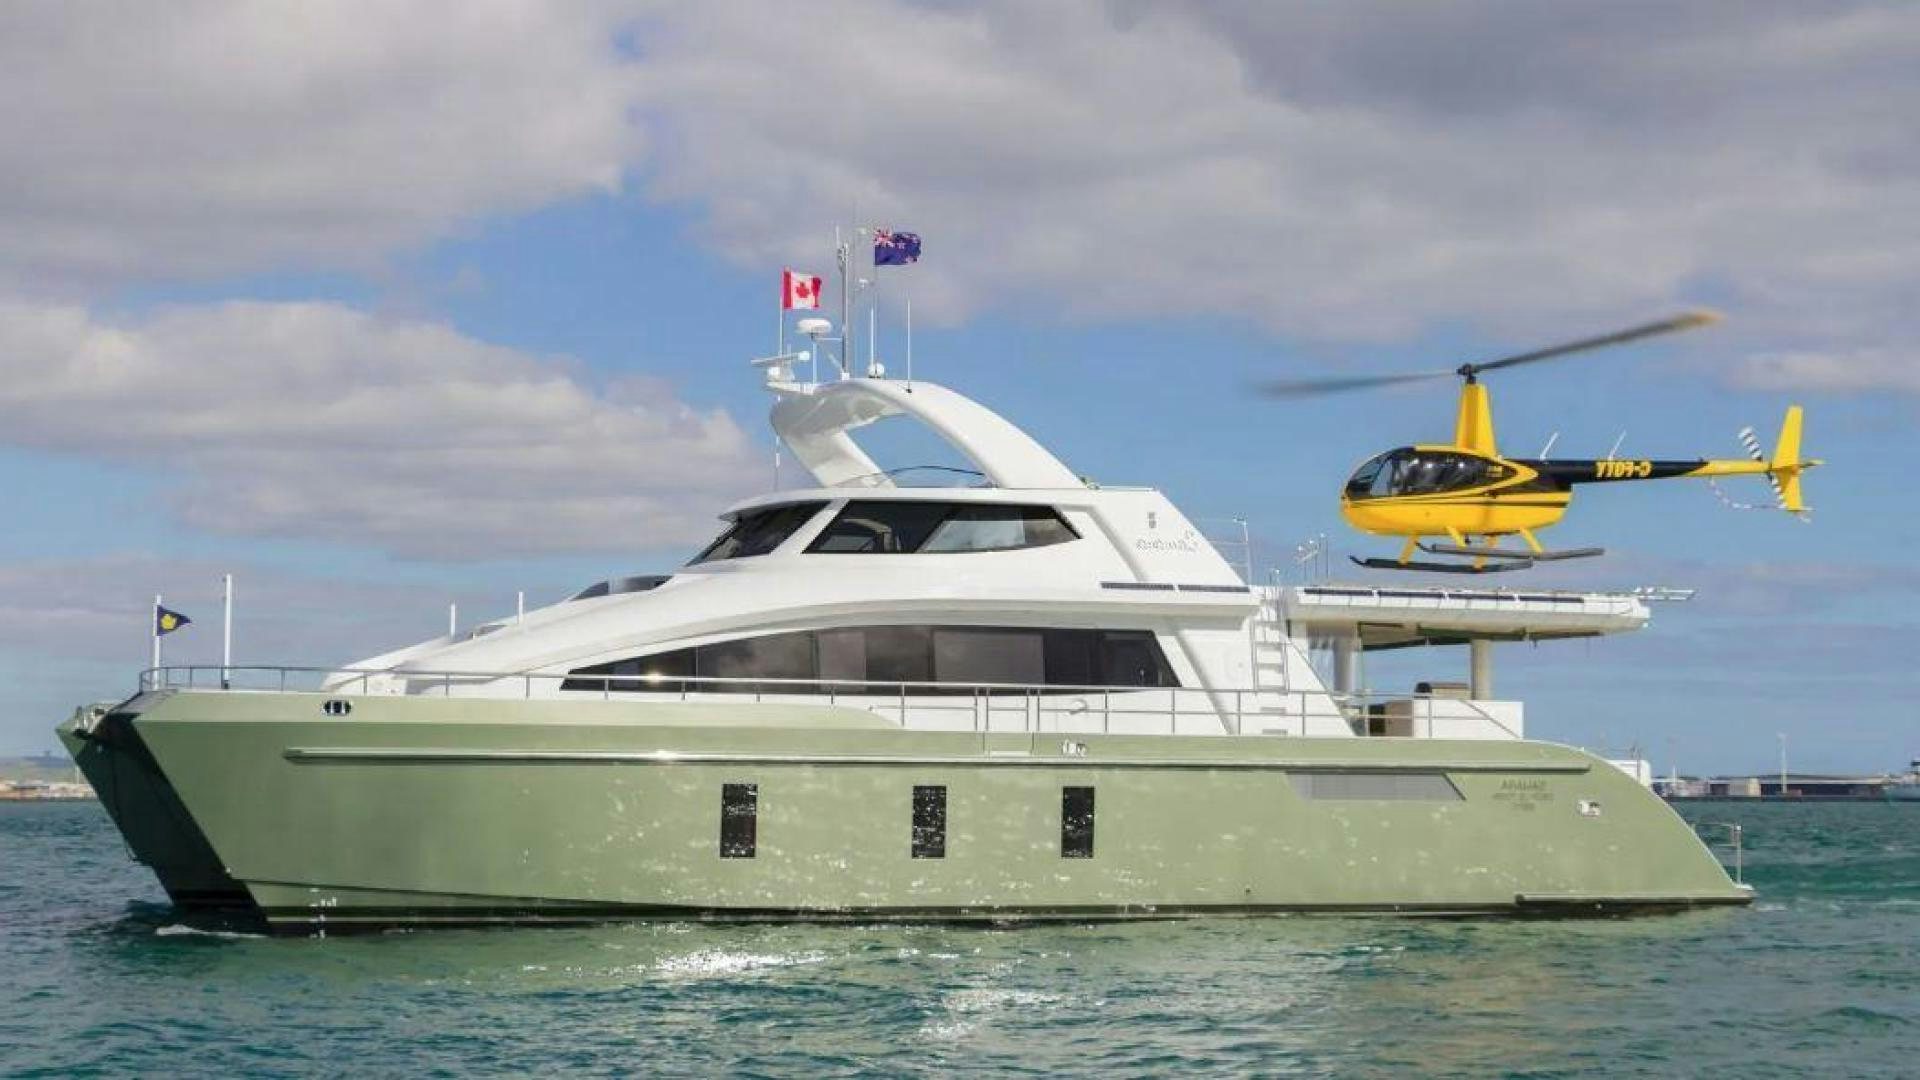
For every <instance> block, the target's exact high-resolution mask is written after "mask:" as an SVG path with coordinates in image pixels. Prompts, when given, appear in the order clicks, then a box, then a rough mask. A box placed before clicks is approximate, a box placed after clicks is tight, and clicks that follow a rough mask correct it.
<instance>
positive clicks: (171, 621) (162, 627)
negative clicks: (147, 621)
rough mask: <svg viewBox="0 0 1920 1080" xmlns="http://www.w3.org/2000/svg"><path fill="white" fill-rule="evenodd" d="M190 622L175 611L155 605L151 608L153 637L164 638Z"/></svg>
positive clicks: (190, 620)
mask: <svg viewBox="0 0 1920 1080" xmlns="http://www.w3.org/2000/svg"><path fill="white" fill-rule="evenodd" d="M192 621H193V620H192V619H189V618H187V617H186V616H185V615H182V614H180V613H179V612H177V611H173V610H171V609H168V608H163V607H161V606H159V605H158V604H156V605H154V608H153V636H154V637H164V636H166V635H168V634H171V633H173V632H174V631H175V630H178V629H180V628H181V627H183V626H185V625H187V624H188V623H190V622H192Z"/></svg>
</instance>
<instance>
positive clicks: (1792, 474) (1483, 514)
mask: <svg viewBox="0 0 1920 1080" xmlns="http://www.w3.org/2000/svg"><path fill="white" fill-rule="evenodd" d="M1719 321H1720V316H1719V315H1717V314H1715V313H1714V312H1711V311H1699V310H1696V311H1688V312H1683V313H1681V314H1679V315H1676V316H1673V317H1671V318H1667V319H1661V320H1659V321H1657V322H1650V323H1645V324H1642V325H1639V326H1634V327H1630V328H1628V329H1625V330H1620V331H1616V332H1614V333H1610V334H1603V335H1601V336H1598V337H1591V338H1584V339H1582V340H1579V341H1572V342H1568V343H1566V344H1563V345H1554V346H1551V347H1548V348H1544V349H1535V350H1533V351H1531V352H1524V353H1519V354H1517V355H1514V356H1507V357H1502V358H1500V359H1497V360H1488V361H1482V362H1479V363H1469V364H1461V365H1460V366H1459V367H1458V368H1455V369H1453V370H1452V371H1434V372H1413V373H1395V374H1384V375H1358V376H1344V377H1330V378H1316V379H1303V380H1289V381H1276V382H1269V383H1266V384H1264V385H1263V386H1262V387H1261V389H1262V390H1263V391H1264V392H1265V393H1266V394H1267V395H1268V396H1269V397H1276V398H1300V397H1309V396H1318V395H1321V394H1331V393H1342V392H1347V391H1354V390H1371V389H1377V388H1381V387H1386V386H1395V385H1400V384H1405V383H1414V382H1423V381H1427V380H1433V379H1444V378H1450V377H1458V378H1459V379H1460V380H1461V387H1460V405H1459V412H1458V416H1457V417H1456V420H1455V424H1454V435H1453V441H1452V442H1451V443H1448V444H1445V445H1427V444H1421V445H1414V446H1402V447H1399V448H1397V449H1394V450H1388V451H1387V452H1385V453H1383V454H1378V455H1376V456H1374V457H1371V458H1369V459H1367V460H1366V461H1365V462H1364V463H1362V464H1361V465H1360V467H1359V468H1357V469H1355V470H1354V472H1353V475H1352V476H1351V477H1350V478H1349V479H1348V480H1347V483H1346V487H1345V488H1344V489H1343V490H1342V491H1341V493H1340V513H1341V515H1342V516H1343V517H1345V518H1346V520H1347V523H1348V524H1349V525H1351V526H1353V527H1354V528H1355V529H1357V530H1359V531H1361V532H1365V533H1371V534H1374V535H1378V536H1396V537H1403V538H1404V539H1405V543H1404V544H1403V546H1402V547H1401V549H1400V554H1399V557H1398V558H1393V559H1384V558H1366V559H1362V558H1358V557H1355V558H1354V559H1353V561H1354V562H1355V563H1357V564H1359V565H1361V566H1364V567H1369V568H1372V569H1379V570H1417V571H1429V572H1439V573H1455V574H1481V573H1491V572H1495V571H1501V570H1520V569H1525V568H1527V567H1530V566H1532V565H1534V564H1535V563H1539V562H1551V561H1557V560H1563V559H1579V558H1590V557H1593V556H1596V555H1602V554H1605V550H1604V549H1602V548H1595V547H1588V548H1574V549H1568V550H1561V551H1550V550H1548V549H1547V548H1546V547H1545V546H1543V545H1542V544H1541V543H1540V540H1539V537H1538V536H1536V535H1535V533H1536V532H1538V531H1539V530H1541V529H1545V528H1547V527H1548V526H1550V525H1553V524H1555V523H1556V522H1558V521H1559V520H1560V519H1561V518H1562V517H1563V516H1565V514H1566V512H1567V509H1568V507H1569V506H1570V505H1572V502H1573V488H1574V486H1575V485H1578V484H1608V483H1621V482H1626V481H1634V480H1664V479H1668V478H1672V477H1702V478H1706V479H1708V481H1709V482H1712V479H1713V478H1715V477H1721V476H1764V477H1766V478H1767V480H1768V482H1769V483H1770V484H1772V486H1773V492H1774V501H1775V506H1771V507H1754V506H1740V505H1739V504H1734V503H1731V502H1730V501H1729V500H1727V498H1726V496H1725V495H1724V494H1722V495H1721V499H1722V501H1723V502H1729V505H1734V506H1736V507H1738V508H1740V509H1779V510H1783V511H1786V512H1787V513H1790V514H1793V515H1795V516H1796V517H1799V518H1800V519H1801V520H1803V521H1804V520H1809V518H1808V510H1807V506H1806V503H1805V501H1804V498H1803V495H1802V492H1801V483H1800V479H1801V474H1802V473H1803V472H1805V471H1806V470H1808V469H1811V468H1814V467H1815V466H1817V465H1820V464H1821V462H1819V461H1817V460H1806V459H1803V458H1801V456H1800V436H1801V427H1802V425H1803V422H1804V412H1803V410H1802V409H1801V407H1800V406H1798V405H1792V406H1789V407H1788V408H1787V413H1786V419H1785V420H1784V421H1783V422H1782V423H1781V427H1780V436H1779V439H1778V440H1777V441H1776V442H1775V443H1774V448H1773V453H1772V454H1771V455H1770V456H1769V455H1766V454H1763V453H1762V451H1761V448H1760V444H1759V442H1758V441H1757V440H1756V439H1755V438H1754V436H1753V430H1752V429H1751V428H1748V429H1744V430H1742V431H1741V432H1740V439H1741V442H1742V443H1743V444H1744V445H1745V447H1746V450H1747V454H1748V460H1737V459H1736V460H1717V461H1716V460H1708V459H1705V458H1700V459H1696V460H1693V461H1654V460H1648V459H1625V458H1616V457H1614V456H1612V455H1611V454H1609V455H1608V456H1607V457H1605V458H1601V459H1598V460H1593V459H1579V460H1574V459H1549V458H1546V457H1545V454H1546V453H1547V450H1542V451H1541V454H1542V457H1540V458H1537V459H1536V458H1510V457H1506V456H1504V455H1503V454H1501V453H1500V451H1499V449H1498V447H1497V445H1496V444H1495V442H1494V437H1493V406H1492V400H1491V398H1490V397H1489V395H1488V393H1487V387H1486V384H1484V383H1482V382H1481V381H1480V377H1481V376H1482V375H1485V374H1486V373H1488V372H1491V371H1499V370H1503V369H1506V368H1512V367H1518V366H1520V365H1522V364H1532V363H1537V362H1539V361H1542V360H1550V359H1554V358H1557V357H1562V356H1568V355H1571V354H1574V353H1581V352H1588V351H1590V350H1594V349H1601V348H1606V347H1608V346H1613V345H1624V344H1626V343H1628V342H1631V341H1638V340H1640V339H1642V338H1649V337H1654V336H1657V335H1661V334H1670V333H1675V332H1678V331H1682V330H1691V329H1693V328H1695V327H1700V326H1706V325H1709V324H1712V323H1715V322H1719ZM1551 447H1552V442H1551V440H1550V441H1549V443H1548V449H1551ZM1616 449H1617V448H1616ZM1715 490H1716V493H1718V487H1717V485H1716V488H1715ZM1513 535H1518V536H1519V537H1520V539H1521V540H1522V541H1524V542H1525V545H1526V547H1525V549H1524V550H1522V549H1502V548H1501V547H1500V546H1499V545H1500V541H1501V539H1502V538H1504V537H1507V536H1513ZM1416 551H1418V552H1424V553H1426V554H1427V555H1431V556H1437V557H1439V559H1436V560H1421V559H1416V558H1414V555H1415V553H1416ZM1442 560H1444V561H1442Z"/></svg>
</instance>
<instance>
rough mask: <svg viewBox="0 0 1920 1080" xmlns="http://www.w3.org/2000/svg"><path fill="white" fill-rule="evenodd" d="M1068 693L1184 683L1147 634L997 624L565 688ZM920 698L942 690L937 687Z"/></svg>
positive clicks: (749, 644)
mask: <svg viewBox="0 0 1920 1080" xmlns="http://www.w3.org/2000/svg"><path fill="white" fill-rule="evenodd" d="M689 676H698V677H700V678H717V679H746V680H752V679H769V680H772V679H807V680H826V681H828V682H830V683H835V682H836V681H837V680H845V681H844V682H837V684H836V685H828V686H823V685H819V684H817V683H816V684H807V685H790V684H785V683H775V682H767V683H753V682H743V683H716V684H706V685H704V686H703V685H702V684H701V683H699V682H698V681H685V680H686V679H687V678H688V677H689ZM903 682H904V683H944V684H950V685H952V686H954V687H955V688H956V689H955V690H954V691H953V692H958V693H965V692H970V691H968V690H967V689H966V688H967V687H969V686H975V685H979V684H983V683H986V684H993V683H1004V684H1011V685H1015V686H1059V687H1101V686H1112V687H1125V688H1139V687H1159V686H1169V687H1170V686H1178V685H1180V682H1179V679H1178V678H1176V677H1175V676H1174V673H1173V669H1172V667H1171V666H1170V665H1169V664H1168V663H1167V657H1166V654H1165V653H1164V652H1163V651H1162V650H1161V648H1160V642H1159V640H1158V639H1157V638H1156V637H1155V636H1154V634H1153V633H1152V632H1151V631H1147V630H1078V629H1043V628H1038V627H992V626H951V627H928V626H866V627H847V628H845V629H835V630H819V631H814V630H801V631H795V632H791V633H784V634H765V635H761V636H758V637H749V638H740V639H736V640H733V641H723V642H716V643H714V644H710V645H701V646H699V647H698V648H692V649H674V650H672V651H669V652H663V653H655V654H653V655H650V656H641V657H635V658H633V659H629V660H617V661H612V662H609V663H604V664H593V665H591V666H588V667H581V668H576V669H574V670H573V671H572V672H570V673H569V674H568V677H567V679H566V680H565V681H564V682H562V683H561V689H563V690H581V691H594V692H607V691H612V692H659V691H671V692H674V693H678V692H680V691H682V690H702V689H704V690H707V691H710V692H715V693H725V692H734V693H753V692H762V693H791V694H810V693H828V692H833V693H843V694H844V693H859V692H863V689H864V691H865V692H870V693H891V692H894V691H893V689H892V688H890V687H887V686H884V685H881V686H875V687H866V688H863V687H861V686H859V685H857V684H860V683H877V684H886V683H903ZM916 692H918V693H929V692H937V691H931V690H921V691H916Z"/></svg>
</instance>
